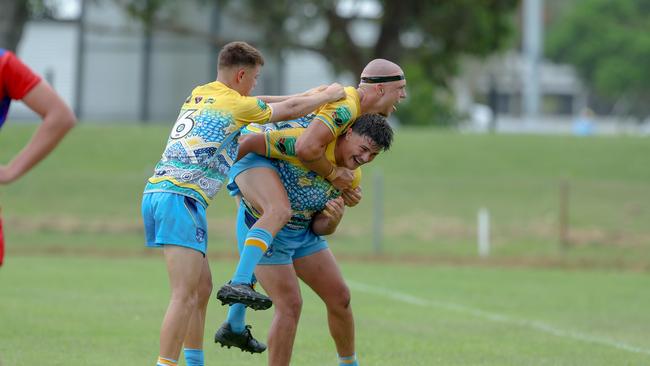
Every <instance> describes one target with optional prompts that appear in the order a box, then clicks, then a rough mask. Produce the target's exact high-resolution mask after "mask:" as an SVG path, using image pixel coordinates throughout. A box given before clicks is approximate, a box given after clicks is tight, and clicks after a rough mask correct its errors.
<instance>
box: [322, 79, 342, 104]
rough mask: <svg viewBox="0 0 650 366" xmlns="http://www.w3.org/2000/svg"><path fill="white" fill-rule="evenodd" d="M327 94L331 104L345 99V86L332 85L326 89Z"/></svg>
mask: <svg viewBox="0 0 650 366" xmlns="http://www.w3.org/2000/svg"><path fill="white" fill-rule="evenodd" d="M325 93H327V96H328V97H329V101H330V102H334V101H337V100H339V99H343V98H345V89H343V86H342V85H341V84H339V83H332V84H330V85H329V86H328V87H327V89H325Z"/></svg>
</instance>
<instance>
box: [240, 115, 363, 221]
mask: <svg viewBox="0 0 650 366" xmlns="http://www.w3.org/2000/svg"><path fill="white" fill-rule="evenodd" d="M314 117H315V115H313V114H312V115H308V116H306V117H303V118H300V119H297V120H293V121H288V122H279V123H269V124H266V125H263V126H260V125H249V126H248V127H247V128H246V129H244V132H243V133H248V132H249V131H252V132H262V133H264V137H265V140H266V156H267V157H268V158H272V160H271V161H272V163H273V165H274V166H275V167H276V169H277V170H278V173H279V175H280V179H281V180H282V183H283V185H284V187H285V189H286V190H287V194H288V196H289V202H290V203H291V209H292V211H293V214H292V216H291V220H289V223H288V224H287V227H289V228H293V229H304V228H307V227H309V225H310V224H311V220H312V218H313V216H314V214H316V213H317V212H319V211H322V210H323V209H324V208H325V204H326V203H327V201H329V200H331V199H334V198H337V197H339V196H340V195H341V192H340V191H339V190H337V189H336V188H334V186H333V185H332V184H331V183H330V182H329V181H327V180H326V179H324V178H322V177H321V176H320V175H318V174H317V173H316V172H314V171H311V170H308V169H307V168H305V167H304V166H303V165H302V163H301V162H300V160H299V159H298V157H297V156H296V152H295V148H294V147H295V143H296V140H297V139H298V137H299V136H300V135H301V134H302V133H303V132H304V131H305V128H306V127H307V125H308V124H309V122H310V121H311V120H312V119H313V118H314ZM336 141H337V140H334V141H332V142H331V143H330V144H329V145H327V149H326V150H325V157H326V158H327V159H328V160H329V161H330V162H331V163H332V164H335V165H336V159H335V157H334V149H335V147H336ZM360 181H361V169H360V168H357V169H356V170H355V171H354V179H353V181H352V187H353V188H356V187H357V186H359V183H360ZM244 202H245V200H244ZM245 204H246V206H247V208H248V209H249V211H250V212H251V213H253V215H255V216H258V217H259V215H257V214H256V213H255V212H254V210H253V209H252V207H251V205H249V204H248V203H247V202H245Z"/></svg>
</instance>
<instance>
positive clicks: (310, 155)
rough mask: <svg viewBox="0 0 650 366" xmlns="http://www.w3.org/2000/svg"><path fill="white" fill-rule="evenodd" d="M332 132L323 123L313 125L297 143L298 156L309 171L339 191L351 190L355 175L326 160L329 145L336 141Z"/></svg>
mask: <svg viewBox="0 0 650 366" xmlns="http://www.w3.org/2000/svg"><path fill="white" fill-rule="evenodd" d="M334 138H335V136H334V135H333V134H332V131H330V129H329V128H328V127H327V126H326V125H325V124H323V123H318V122H316V123H311V124H310V125H309V127H307V130H306V131H305V133H303V134H302V136H300V137H299V138H298V140H297V141H296V155H297V156H298V158H299V159H300V161H301V162H302V163H303V164H304V165H305V167H307V168H308V169H309V170H313V171H315V172H316V173H318V175H320V176H321V177H323V178H325V179H327V180H328V181H330V182H331V183H332V185H334V187H336V188H337V189H339V190H345V189H348V188H350V184H351V183H352V179H353V178H354V173H353V172H352V170H350V169H346V168H343V167H337V166H336V165H334V164H332V163H331V162H329V161H328V160H327V158H325V149H326V148H327V145H329V143H331V142H332V141H334Z"/></svg>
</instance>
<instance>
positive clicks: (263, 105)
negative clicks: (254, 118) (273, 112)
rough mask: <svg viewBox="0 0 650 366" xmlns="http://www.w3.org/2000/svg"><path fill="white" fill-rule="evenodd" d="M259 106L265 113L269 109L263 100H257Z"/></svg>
mask: <svg viewBox="0 0 650 366" xmlns="http://www.w3.org/2000/svg"><path fill="white" fill-rule="evenodd" d="M257 106H258V107H260V109H261V110H263V111H265V110H266V107H267V105H266V103H264V101H263V100H261V99H258V100H257Z"/></svg>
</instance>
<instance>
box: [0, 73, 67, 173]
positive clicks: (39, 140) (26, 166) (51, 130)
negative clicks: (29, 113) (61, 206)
mask: <svg viewBox="0 0 650 366" xmlns="http://www.w3.org/2000/svg"><path fill="white" fill-rule="evenodd" d="M22 101H23V102H24V103H25V104H26V105H27V106H28V107H29V108H30V109H31V110H33V111H34V112H36V113H37V114H38V115H39V116H41V118H42V119H43V123H42V124H41V125H40V126H39V128H38V129H37V130H36V132H35V133H34V136H33V137H32V139H31V141H30V142H29V143H28V144H27V146H25V148H24V149H23V150H22V151H21V152H20V153H18V155H16V157H15V158H14V159H13V160H12V161H11V162H10V163H9V164H8V165H7V166H0V184H5V183H10V182H13V181H15V180H16V179H18V178H20V177H21V176H22V175H23V174H25V173H26V172H27V171H29V170H30V169H31V168H32V167H34V165H36V164H38V163H39V162H40V161H41V160H43V159H44V158H45V157H46V156H47V154H49V153H50V152H51V151H52V150H53V149H54V148H55V147H56V145H57V144H58V143H59V141H61V139H62V138H63V136H65V134H66V133H67V132H68V131H69V130H70V129H71V128H72V127H73V126H74V125H75V123H76V118H75V116H74V114H73V113H72V111H71V110H70V108H68V106H67V105H66V104H65V102H64V101H63V100H62V99H61V98H60V97H59V96H58V95H57V94H56V92H55V91H54V90H53V89H52V88H51V87H50V85H49V84H48V83H47V82H46V81H44V80H41V81H40V82H39V83H38V84H37V85H36V86H35V87H34V88H33V89H32V90H31V91H30V92H29V93H27V95H25V97H24V98H23V99H22Z"/></svg>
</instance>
